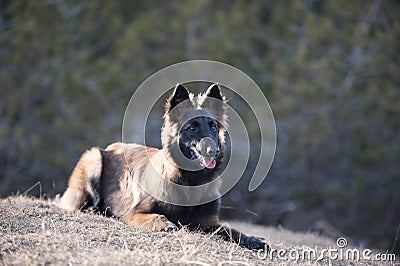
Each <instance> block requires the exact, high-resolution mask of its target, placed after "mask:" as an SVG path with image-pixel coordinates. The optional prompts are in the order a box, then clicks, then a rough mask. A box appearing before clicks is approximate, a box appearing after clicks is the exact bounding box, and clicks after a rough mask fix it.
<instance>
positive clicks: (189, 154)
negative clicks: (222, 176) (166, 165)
mask: <svg viewBox="0 0 400 266" xmlns="http://www.w3.org/2000/svg"><path fill="white" fill-rule="evenodd" d="M226 108H227V107H226V100H225V97H224V96H222V94H221V91H220V88H219V86H218V84H212V85H211V86H210V87H209V88H208V89H207V90H206V91H205V92H204V93H201V94H199V95H198V96H197V97H194V95H193V94H192V93H189V92H188V91H187V89H186V88H185V87H184V86H183V85H181V84H178V85H177V86H176V87H175V89H174V91H173V93H172V94H171V96H170V97H169V98H168V100H167V102H166V105H165V114H164V125H163V128H162V133H161V135H162V144H163V149H164V150H165V151H166V154H168V156H170V158H172V159H173V160H174V161H175V163H176V165H177V166H178V167H179V168H180V169H181V171H182V172H183V173H184V174H185V176H186V175H187V174H189V173H190V176H191V177H193V175H197V174H200V175H202V174H206V175H205V176H204V175H203V178H205V177H209V178H210V179H213V178H214V177H215V176H216V174H217V173H218V171H217V170H219V168H220V165H221V162H222V160H223V151H224V149H225V131H226V126H227V125H226V124H227V115H226Z"/></svg>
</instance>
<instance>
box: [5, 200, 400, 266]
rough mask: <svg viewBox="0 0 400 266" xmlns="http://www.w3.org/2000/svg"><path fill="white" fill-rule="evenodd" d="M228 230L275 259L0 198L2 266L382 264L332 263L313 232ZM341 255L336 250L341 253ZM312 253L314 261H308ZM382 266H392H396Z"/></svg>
mask: <svg viewBox="0 0 400 266" xmlns="http://www.w3.org/2000/svg"><path fill="white" fill-rule="evenodd" d="M228 224H229V225H231V226H232V227H234V228H237V229H240V230H242V231H243V232H245V233H248V234H250V235H254V236H257V237H261V238H264V239H265V240H266V242H268V243H269V244H270V246H271V248H272V249H273V252H271V253H270V254H268V255H267V254H265V253H257V252H256V251H250V250H247V249H244V248H241V247H239V246H237V245H236V244H234V243H229V242H226V241H223V240H221V239H219V237H217V236H215V235H206V234H201V233H194V232H188V231H187V230H185V229H181V230H179V231H176V232H168V233H167V232H146V231H142V230H138V229H134V228H131V227H129V226H128V225H126V224H124V223H122V222H120V221H119V220H117V219H113V218H106V217H103V216H101V215H95V214H91V213H82V212H76V213H72V212H66V211H64V210H62V209H60V208H58V206H57V203H56V201H50V200H47V201H45V200H41V199H34V198H29V197H25V196H11V197H8V198H5V199H0V265H48V264H53V265H137V264H142V265H143V264H144V265H160V264H163V265H165V264H167V265H169V264H174V265H176V264H184V265H187V264H191V265H288V264H291V265H331V264H333V265H382V263H383V262H382V261H379V262H377V261H374V260H372V259H363V258H361V259H360V260H357V259H355V258H347V257H345V256H344V255H343V254H342V255H341V254H340V253H337V254H334V256H337V257H338V258H336V259H335V257H332V258H333V259H329V255H328V253H327V252H326V251H324V249H328V248H329V247H332V248H336V249H337V248H338V247H337V244H336V241H333V240H329V239H327V238H322V237H320V236H317V235H314V234H311V233H294V232H290V231H287V230H284V229H279V228H272V227H263V226H256V225H251V224H245V223H240V222H229V223H228ZM346 248H349V247H346ZM346 248H343V249H339V251H340V250H341V251H346V250H347V249H346ZM282 250H283V251H282ZM279 252H281V253H279ZM313 252H314V253H313ZM324 252H325V253H324ZM343 253H347V252H343ZM350 253H351V252H350ZM279 254H281V255H279ZM307 254H310V255H307ZM312 254H315V256H314V257H311V256H312ZM374 254H376V253H372V255H371V257H373V256H374ZM306 256H308V257H306ZM386 264H387V265H396V263H394V262H389V263H386ZM397 264H398V262H397Z"/></svg>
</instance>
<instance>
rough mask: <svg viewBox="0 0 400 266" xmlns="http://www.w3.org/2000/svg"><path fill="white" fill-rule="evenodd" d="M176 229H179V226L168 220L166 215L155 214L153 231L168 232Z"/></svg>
mask: <svg viewBox="0 0 400 266" xmlns="http://www.w3.org/2000/svg"><path fill="white" fill-rule="evenodd" d="M176 230H179V227H178V226H176V224H174V223H173V222H171V221H170V220H168V219H167V217H165V216H164V215H157V216H155V218H154V221H153V231H163V232H170V231H176Z"/></svg>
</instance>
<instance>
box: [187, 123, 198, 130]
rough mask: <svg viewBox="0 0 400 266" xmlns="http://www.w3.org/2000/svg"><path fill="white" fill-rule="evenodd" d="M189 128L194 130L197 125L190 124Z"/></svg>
mask: <svg viewBox="0 0 400 266" xmlns="http://www.w3.org/2000/svg"><path fill="white" fill-rule="evenodd" d="M189 129H190V131H196V129H197V125H196V124H195V123H193V124H190V126H189Z"/></svg>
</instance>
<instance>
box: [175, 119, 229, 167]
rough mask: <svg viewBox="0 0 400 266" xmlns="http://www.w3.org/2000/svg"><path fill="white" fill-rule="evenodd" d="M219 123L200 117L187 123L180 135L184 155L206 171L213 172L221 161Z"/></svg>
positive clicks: (180, 145) (180, 146)
mask: <svg viewBox="0 0 400 266" xmlns="http://www.w3.org/2000/svg"><path fill="white" fill-rule="evenodd" d="M219 128H220V126H219V123H218V121H217V120H215V119H213V118H212V117H208V116H199V117H195V118H192V119H190V120H189V121H188V122H186V123H185V124H184V125H183V126H182V128H181V130H180V131H179V135H178V143H179V148H180V150H181V152H182V153H183V155H184V156H185V157H186V158H188V159H189V160H192V161H193V163H195V164H198V165H199V166H200V167H201V168H204V170H213V169H215V168H216V167H217V165H219V163H220V159H221V157H222V156H221V142H220V139H219V130H220V129H219Z"/></svg>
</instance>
